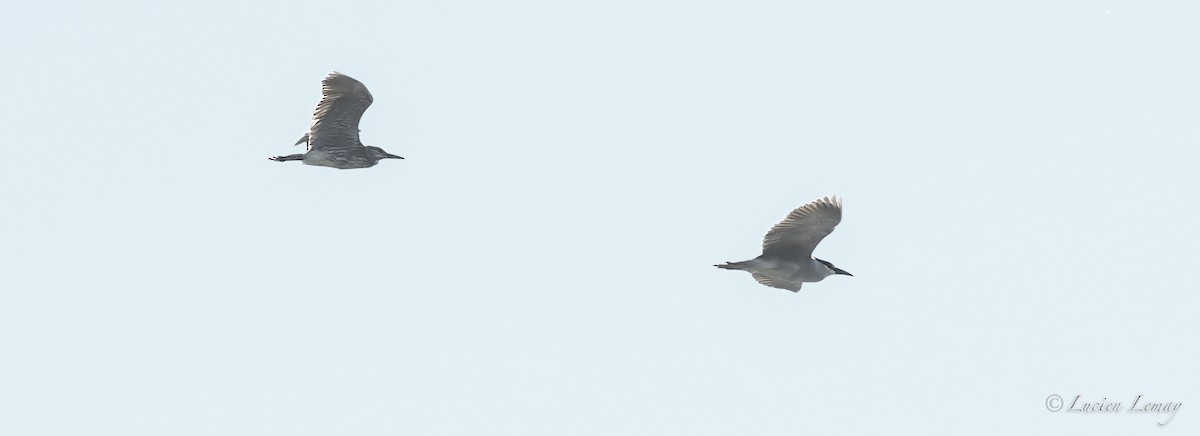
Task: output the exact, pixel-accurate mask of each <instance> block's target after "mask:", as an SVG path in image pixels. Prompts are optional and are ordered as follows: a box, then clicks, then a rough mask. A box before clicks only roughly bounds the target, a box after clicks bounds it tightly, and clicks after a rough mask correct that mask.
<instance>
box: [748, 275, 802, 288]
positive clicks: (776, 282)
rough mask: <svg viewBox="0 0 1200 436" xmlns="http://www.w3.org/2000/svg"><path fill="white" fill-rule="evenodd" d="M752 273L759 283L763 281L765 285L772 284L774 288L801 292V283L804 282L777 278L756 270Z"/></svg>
mask: <svg viewBox="0 0 1200 436" xmlns="http://www.w3.org/2000/svg"><path fill="white" fill-rule="evenodd" d="M750 275H752V276H754V280H757V281H758V282H759V283H761V284H762V285H764V286H770V287H772V288H779V289H787V290H789V291H792V292H800V285H802V284H803V283H801V282H792V281H787V280H781V279H777V278H774V277H771V276H768V275H765V274H760V273H756V272H752V273H750Z"/></svg>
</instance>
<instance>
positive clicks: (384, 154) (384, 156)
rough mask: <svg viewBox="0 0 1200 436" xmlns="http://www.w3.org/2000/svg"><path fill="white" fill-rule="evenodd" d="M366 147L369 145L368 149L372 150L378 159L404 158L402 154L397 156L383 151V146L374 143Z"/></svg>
mask: <svg viewBox="0 0 1200 436" xmlns="http://www.w3.org/2000/svg"><path fill="white" fill-rule="evenodd" d="M366 147H367V150H371V154H373V155H375V158H376V159H404V158H402V157H400V156H396V155H394V154H391V153H388V152H386V151H383V149H382V148H379V147H376V146H373V145H368V146H366Z"/></svg>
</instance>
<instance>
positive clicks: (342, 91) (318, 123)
mask: <svg viewBox="0 0 1200 436" xmlns="http://www.w3.org/2000/svg"><path fill="white" fill-rule="evenodd" d="M373 101H374V99H373V98H372V97H371V93H370V92H369V91H367V87H366V86H365V85H363V84H362V82H359V81H357V80H354V79H353V78H351V77H350V76H347V75H344V74H342V73H338V72H336V71H335V72H333V73H330V74H329V76H328V77H326V78H325V80H322V81H321V102H320V103H317V110H316V111H314V112H313V122H312V127H311V128H310V129H309V133H308V149H309V150H313V149H324V150H332V149H345V148H350V147H362V142H361V141H359V139H358V122H359V120H361V119H362V115H363V112H366V110H367V108H368V107H370V106H371V102H373Z"/></svg>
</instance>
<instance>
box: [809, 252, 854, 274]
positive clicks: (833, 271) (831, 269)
mask: <svg viewBox="0 0 1200 436" xmlns="http://www.w3.org/2000/svg"><path fill="white" fill-rule="evenodd" d="M813 259H816V261H817V262H821V265H825V267H826V268H829V275H834V274H841V275H844V276H850V277H854V274H850V273H848V272H846V270H843V269H841V268H838V267H836V266H833V264H832V263H829V262H826V261H824V260H821V259H817V258H815V257H814V258H813Z"/></svg>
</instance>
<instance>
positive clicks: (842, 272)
mask: <svg viewBox="0 0 1200 436" xmlns="http://www.w3.org/2000/svg"><path fill="white" fill-rule="evenodd" d="M833 272H834V274H841V275H845V276H850V277H854V274H850V273H848V272H846V270H844V269H841V268H834V269H833Z"/></svg>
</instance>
